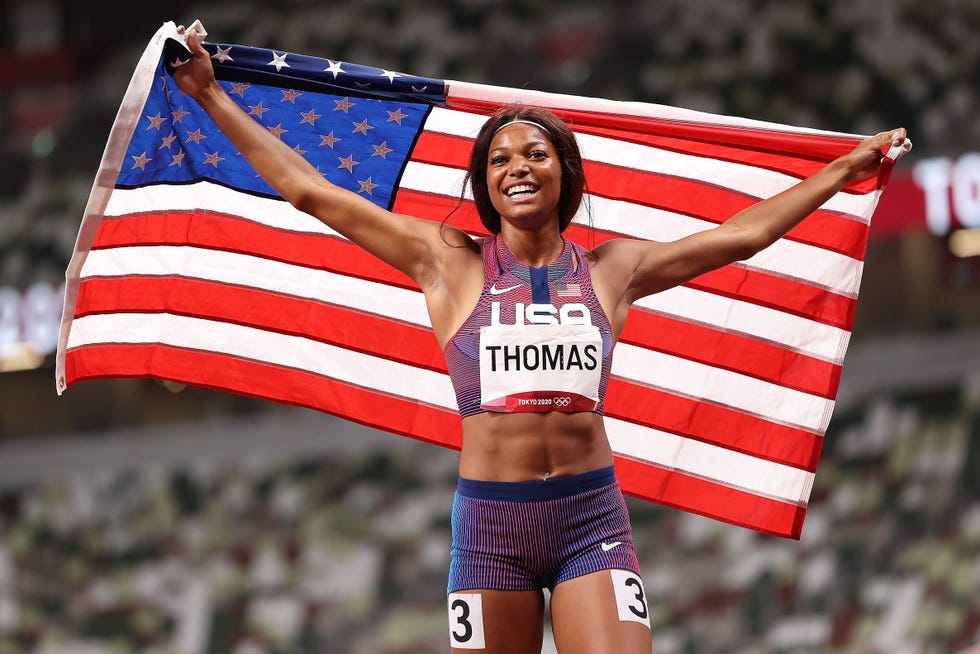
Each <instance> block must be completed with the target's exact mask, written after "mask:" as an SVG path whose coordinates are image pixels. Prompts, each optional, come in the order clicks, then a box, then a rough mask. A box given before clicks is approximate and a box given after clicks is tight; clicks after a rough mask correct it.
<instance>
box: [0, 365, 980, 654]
mask: <svg viewBox="0 0 980 654" xmlns="http://www.w3.org/2000/svg"><path fill="white" fill-rule="evenodd" d="M286 420H287V421H286V422H285V423H283V424H285V425H288V426H289V427H288V428H290V429H293V430H295V432H296V433H298V432H301V431H303V430H309V432H310V433H311V434H314V435H315V434H318V433H319V432H320V430H321V429H323V428H325V427H330V428H331V429H332V430H333V432H334V434H335V436H336V438H337V440H336V441H333V445H331V444H330V443H328V442H325V441H326V440H327V439H315V438H312V439H311V441H312V440H316V441H317V442H319V443H320V445H319V450H318V451H313V450H308V451H298V450H297V451H296V452H295V453H293V454H289V453H287V452H286V451H287V450H289V449H290V448H291V445H290V443H291V442H292V441H293V440H295V438H296V437H295V435H294V436H288V435H286V433H283V435H282V437H281V444H280V446H279V448H278V449H276V448H273V447H270V445H269V443H268V441H269V440H270V439H268V438H265V441H264V445H263V444H262V443H263V441H262V440H255V441H254V442H253V437H252V436H250V435H249V433H247V430H252V432H258V431H262V430H264V431H268V430H269V429H272V428H274V425H273V423H270V422H268V421H266V423H265V424H264V425H261V426H260V427H256V426H255V425H254V424H252V423H248V426H243V424H242V423H234V422H231V423H222V424H218V423H216V424H214V425H211V426H210V427H208V426H206V425H203V424H201V423H196V424H192V425H188V426H187V431H186V433H178V432H179V430H174V429H171V430H169V431H168V432H161V433H159V434H158V436H159V438H156V439H151V438H149V437H146V436H144V437H143V438H142V439H141V440H140V443H141V445H140V447H139V449H135V450H133V449H132V448H133V440H132V437H130V439H129V440H126V439H123V440H122V441H121V442H118V440H117V439H114V438H113V437H107V438H106V439H105V440H100V439H94V440H93V441H91V442H90V443H89V444H88V445H86V446H85V447H86V451H85V452H81V451H78V450H73V449H71V448H70V447H69V448H61V449H57V450H55V449H52V450H51V451H50V452H48V453H47V454H46V455H44V456H41V457H39V456H38V455H37V453H34V454H33V455H31V456H33V457H34V458H31V456H26V455H25V456H19V455H17V454H16V453H11V452H10V451H8V452H7V455H8V460H7V461H6V464H5V465H4V464H0V467H2V469H4V470H5V473H6V474H7V478H6V481H5V483H2V485H0V654H218V653H221V654H304V653H314V652H315V653H325V652H344V653H351V654H357V653H372V654H422V653H428V652H446V651H448V642H447V639H448V619H447V612H446V601H445V588H446V581H447V570H448V563H449V548H450V533H449V515H450V511H451V505H452V495H453V491H454V486H455V481H456V477H455V475H456V473H455V463H456V461H455V459H456V454H455V453H454V452H451V451H449V450H444V449H441V448H438V447H436V446H433V445H426V444H421V443H416V442H414V441H410V440H408V439H404V438H398V437H394V436H390V435H387V434H378V436H377V438H373V437H372V438H369V437H368V436H369V434H359V433H351V434H349V435H348V437H346V438H345V436H344V434H345V431H347V430H351V429H354V427H352V426H348V427H344V426H339V425H332V426H331V425H330V420H331V419H330V418H328V417H325V416H319V415H310V414H306V415H305V417H302V418H296V417H287V419H286ZM978 434H980V376H978V375H977V374H975V373H974V374H972V375H967V376H965V377H964V378H963V379H962V380H961V381H960V382H959V383H957V384H955V385H952V386H947V387H942V388H940V387H936V388H933V389H932V390H930V391H928V392H926V391H919V392H915V393H894V394H881V395H878V396H877V397H875V398H874V399H873V400H871V401H869V402H867V403H863V404H861V405H860V406H859V407H856V408H855V409H853V410H849V411H844V412H842V413H841V414H840V415H839V416H838V417H837V419H836V420H835V422H834V423H833V426H832V428H831V429H830V430H829V431H828V433H827V437H826V438H827V440H826V444H825V447H824V453H823V458H822V461H821V464H820V466H821V467H820V470H819V473H818V474H817V476H816V484H815V487H814V489H813V494H812V497H811V502H810V508H809V510H808V515H807V518H806V521H805V523H804V528H803V535H802V538H801V540H800V541H793V540H786V539H781V538H777V537H773V536H765V535H761V534H758V533H755V532H752V531H749V530H746V529H743V528H738V527H733V526H729V525H725V524H722V523H719V522H716V521H712V520H708V519H705V518H700V517H697V516H694V515H691V514H688V513H684V512H680V511H676V510H673V509H669V508H664V507H660V506H657V505H654V504H651V503H648V502H644V501H641V500H637V499H633V498H631V499H630V500H629V504H630V511H631V515H632V520H633V525H634V535H635V539H636V544H637V550H638V554H639V558H640V561H641V565H642V568H643V575H644V582H645V586H646V595H647V597H648V598H649V602H650V610H651V617H652V622H653V638H654V644H655V651H656V652H657V653H658V654H695V653H698V654H700V653H723V652H724V653H740V654H754V653H772V654H804V653H817V652H819V653H822V654H952V653H954V652H963V653H966V652H976V651H978V649H977V648H980V439H978V438H977V437H976V436H977V435H978ZM266 436H267V434H266ZM256 438H257V439H261V438H262V436H261V434H260V435H259V436H258V437H256ZM331 440H332V439H331ZM346 440H349V441H352V442H356V443H359V444H360V447H359V448H358V449H356V450H353V449H351V448H348V447H345V446H343V443H344V442H345V441H346ZM243 446H244V447H243ZM127 447H128V448H130V450H128V454H127V449H126V448H127ZM263 448H264V449H265V452H263V451H262V450H263ZM292 449H296V448H292ZM270 452H275V454H274V455H272V454H268V453H270ZM125 459H129V461H128V462H127V463H122V461H123V460H125ZM110 461H115V462H116V463H109V462H110ZM59 462H61V465H62V466H63V468H59V467H57V466H58V464H59ZM12 468H17V469H19V470H20V472H19V473H16V472H12V470H11V469H12ZM971 647H972V648H973V649H970V648H971ZM543 651H544V652H554V646H553V643H552V641H551V638H550V634H549V635H548V636H547V637H546V642H545V647H544V650H543Z"/></svg>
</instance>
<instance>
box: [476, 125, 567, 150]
mask: <svg viewBox="0 0 980 654" xmlns="http://www.w3.org/2000/svg"><path fill="white" fill-rule="evenodd" d="M529 143H545V144H547V145H552V143H551V139H550V138H549V137H548V133H547V132H546V131H544V129H542V128H541V127H538V126H537V125H529V124H528V123H509V124H507V125H504V126H503V127H501V128H500V129H499V130H498V131H497V133H496V134H494V135H493V138H492V139H491V140H490V149H491V150H495V149H498V148H520V147H522V146H524V145H527V144H529Z"/></svg>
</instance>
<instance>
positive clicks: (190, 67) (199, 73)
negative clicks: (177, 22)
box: [173, 25, 217, 100]
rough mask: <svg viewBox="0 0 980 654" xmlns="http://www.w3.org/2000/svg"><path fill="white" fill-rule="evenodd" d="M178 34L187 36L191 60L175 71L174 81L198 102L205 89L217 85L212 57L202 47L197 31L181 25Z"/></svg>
mask: <svg viewBox="0 0 980 654" xmlns="http://www.w3.org/2000/svg"><path fill="white" fill-rule="evenodd" d="M177 32H178V33H179V34H184V33H186V34H187V47H188V48H189V49H190V51H191V52H190V59H189V60H188V61H187V62H186V63H183V64H181V65H179V66H178V67H177V68H175V69H174V72H173V76H174V80H176V82H177V84H178V85H179V86H180V88H181V90H183V91H184V93H186V94H187V95H189V96H191V97H192V98H194V99H195V100H197V99H198V97H199V96H200V95H201V93H202V92H203V91H204V90H205V89H207V88H210V87H211V86H212V85H217V82H216V81H215V79H214V68H213V67H212V66H211V55H209V54H208V51H207V50H205V49H204V47H203V46H201V36H200V34H198V32H197V30H193V29H191V30H189V29H187V28H185V27H184V26H183V25H181V26H180V27H178V28H177Z"/></svg>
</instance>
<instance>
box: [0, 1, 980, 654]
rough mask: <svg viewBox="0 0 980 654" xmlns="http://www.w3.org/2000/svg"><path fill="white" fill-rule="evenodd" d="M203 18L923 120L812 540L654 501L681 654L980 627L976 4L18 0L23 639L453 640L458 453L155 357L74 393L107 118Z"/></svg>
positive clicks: (7, 455)
mask: <svg viewBox="0 0 980 654" xmlns="http://www.w3.org/2000/svg"><path fill="white" fill-rule="evenodd" d="M194 18H200V19H201V20H202V21H203V22H204V24H205V25H206V26H207V27H208V29H209V31H210V32H211V34H212V38H214V39H215V40H220V41H225V42H232V43H244V44H249V45H254V46H266V47H275V48H276V49H279V50H289V51H292V52H303V53H310V54H316V55H320V56H325V57H330V58H332V59H340V60H346V61H355V62H359V63H365V64H373V65H377V66H380V67H384V68H387V69H394V70H403V71H407V72H412V73H415V74H421V75H428V76H433V77H448V78H454V79H465V80H469V81H474V82H486V83H492V84H499V85H504V86H528V87H531V88H537V89H541V90H547V91H557V92H568V93H574V94H578V95H594V96H603V97H610V98H616V99H630V100H642V101H648V102H656V103H663V104H670V105H677V106H683V107H689V108H693V109H700V110H705V111H711V112H716V113H724V114H736V115H742V116H747V117H751V118H758V119H764V120H771V121H777V122H784V123H792V124H797V125H806V126H811V127H816V128H822V129H830V130H840V131H848V132H859V133H874V132H877V131H879V130H881V129H887V128H890V127H894V126H897V125H904V126H906V127H908V129H909V131H910V134H911V137H912V139H913V141H914V142H915V149H914V150H913V152H912V154H911V155H910V156H909V157H906V158H905V159H904V160H902V161H901V162H900V164H899V166H898V167H897V169H896V171H895V173H894V175H893V178H892V184H891V187H890V190H889V192H888V193H887V194H886V196H885V201H884V202H883V203H882V204H881V206H880V208H879V211H878V213H877V214H876V217H875V220H874V223H873V225H872V242H871V244H870V246H869V250H868V256H867V265H866V268H865V275H864V282H863V287H862V296H861V300H860V302H859V303H858V315H857V318H856V324H855V329H854V335H853V338H852V344H851V347H850V350H849V354H848V356H847V360H846V362H845V367H844V378H843V381H842V385H841V390H840V394H839V401H838V405H837V410H836V413H835V416H834V420H833V421H832V423H831V425H830V428H829V430H828V433H827V436H826V444H825V447H824V453H823V458H822V461H821V464H820V469H819V470H818V473H817V476H816V487H815V489H814V492H813V498H812V502H811V507H812V508H811V509H810V512H809V515H808V518H807V522H806V524H805V526H804V530H803V537H802V539H801V540H800V541H799V542H795V541H785V540H782V539H777V538H772V537H766V536H761V535H758V534H755V533H753V532H749V531H746V530H744V529H738V528H734V527H728V526H726V525H722V524H720V523H716V522H712V521H708V520H704V519H701V518H697V517H694V516H691V515H688V514H684V513H681V512H678V511H674V510H670V509H665V508H662V507H658V506H654V505H651V504H649V503H644V502H639V501H633V500H631V501H630V506H631V511H632V516H633V521H634V529H635V535H636V540H637V544H638V549H639V553H640V558H641V563H642V564H643V566H644V576H645V583H646V586H647V591H648V595H649V597H650V602H651V609H652V618H653V625H654V641H655V651H657V652H658V653H660V654H674V653H676V654H680V653H701V652H726V653H727V652H732V653H735V652H738V653H756V652H758V653H761V652H774V653H781V654H790V653H794V654H795V653H803V652H821V653H828V654H829V653H834V654H843V653H855V654H856V653H865V652H871V653H885V652H887V653H889V654H927V653H928V654H933V653H937V654H938V653H947V652H955V653H961V654H966V653H967V652H973V653H976V652H980V244H978V241H980V236H978V235H980V120H978V119H977V117H976V113H977V112H976V107H977V106H978V103H980V37H978V36H977V35H978V34H980V2H977V1H976V0H935V1H930V0H894V1H888V0H847V1H830V2H816V1H813V2H807V1H804V0H785V1H781V2H777V1H772V2H767V1H764V0H715V1H707V0H659V1H654V0H647V1H640V0H635V1H627V0H610V1H608V2H604V3H601V4H600V3H587V2H581V1H578V0H527V1H525V2H514V1H513V0H460V1H459V2H455V3H446V2H444V3H424V2H414V1H410V0H403V1H401V2H399V1H398V0H334V1H333V2H330V3H317V2H314V1H313V0H267V1H266V2H258V1H257V0H236V1H235V2H222V1H217V0H216V1H214V2H210V3H206V4H195V3H191V2H187V1H185V0H172V1H171V2H169V3H160V4H154V5H140V6H137V5H136V4H134V3H132V2H124V1H123V0H101V1H96V2H82V0H5V1H4V2H3V3H2V5H0V34H3V35H4V38H3V41H2V44H0V136H2V138H0V654H28V653H29V654H35V653H36V654H62V653H64V654H69V653H70V654H103V653H104V654H131V653H132V654H136V653H152V654H217V653H219V652H220V653H229V654H300V653H313V652H317V653H319V652H379V653H391V654H396V653H397V654H415V653H418V654H421V653H424V652H445V651H448V645H447V634H446V630H447V624H446V617H445V592H444V588H445V581H446V571H447V564H448V547H449V530H448V527H449V526H448V517H449V511H450V506H451V501H452V491H453V488H454V481H455V471H454V466H455V454H454V453H452V452H449V451H447V450H442V449H440V448H436V447H434V446H430V445H424V444H421V443H415V442H412V441H409V440H408V439H403V438H396V437H392V436H389V435H386V434H379V433H377V432H373V431H370V430H366V429H363V428H360V427H358V426H356V425H352V424H349V423H345V422H342V421H339V420H336V419H334V418H331V417H329V416H325V415H321V414H317V413H314V412H310V411H305V410H300V409H295V408H291V407H285V406H280V405H276V404H273V403H268V402H259V401H255V400H251V399H248V398H244V397H238V396H232V395H228V394H222V393H216V392H210V391H205V390H201V389H195V388H184V387H181V386H179V385H174V384H166V383H160V382H156V381H150V380H108V381H100V382H85V383H82V384H80V385H78V386H77V387H73V388H72V389H70V390H69V391H68V392H67V393H66V394H65V395H64V396H63V397H60V398H59V397H57V396H56V394H55V386H54V374H53V367H52V360H53V357H52V352H53V349H54V345H55V339H56V328H57V321H58V319H59V318H60V311H61V292H62V291H61V285H62V281H63V275H64V270H65V267H66V264H67V261H68V259H69V256H70V254H71V250H72V246H73V243H74V239H75V235H76V233H77V228H78V224H79V222H80V220H81V216H82V211H83V208H84V205H85V202H86V199H87V197H88V191H89V188H90V186H91V183H92V181H93V178H94V174H95V171H96V170H97V168H98V164H99V160H100V158H101V155H102V149H103V147H104V145H105V140H106V138H107V136H108V132H109V128H110V126H111V124H112V120H113V117H114V116H115V112H116V109H117V107H118V104H119V101H120V100H121V98H122V94H123V91H124V89H125V86H126V84H127V83H128V80H129V76H130V74H131V72H132V70H133V67H134V66H135V63H136V61H137V59H138V57H139V54H140V53H141V52H142V49H143V47H144V45H145V44H146V42H147V40H148V39H149V37H150V36H151V35H152V34H153V33H154V32H155V30H156V29H157V28H158V27H159V25H160V24H161V23H163V22H164V21H166V20H174V21H176V22H183V23H189V22H190V21H192V20H193V19H194ZM544 651H546V652H550V651H553V645H552V644H551V643H550V641H549V640H548V639H547V638H546V644H545V648H544Z"/></svg>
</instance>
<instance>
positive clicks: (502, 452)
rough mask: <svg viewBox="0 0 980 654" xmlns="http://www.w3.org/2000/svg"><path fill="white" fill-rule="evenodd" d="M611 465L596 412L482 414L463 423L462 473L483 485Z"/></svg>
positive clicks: (460, 472) (604, 433)
mask: <svg viewBox="0 0 980 654" xmlns="http://www.w3.org/2000/svg"><path fill="white" fill-rule="evenodd" d="M612 464H613V455H612V450H611V449H610V447H609V441H608V439H607V438H606V432H605V429H604V427H603V424H602V416H600V415H599V414H597V413H587V412H582V413H560V412H557V411H553V412H549V413H495V412H487V413H480V414H477V415H475V416H470V417H468V418H466V419H464V420H463V448H462V452H461V454H460V460H459V474H460V476H461V477H465V478H466V479H477V480H483V481H531V480H534V479H549V478H552V477H566V476H568V475H574V474H578V473H580V472H588V471H590V470H597V469H599V468H605V467H607V466H611V465H612Z"/></svg>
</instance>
